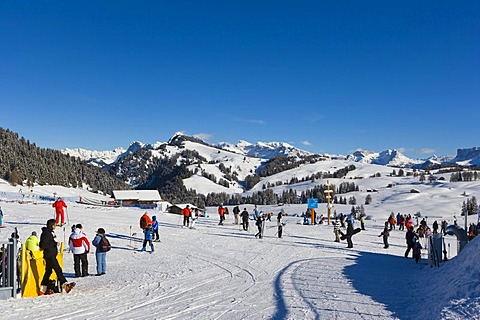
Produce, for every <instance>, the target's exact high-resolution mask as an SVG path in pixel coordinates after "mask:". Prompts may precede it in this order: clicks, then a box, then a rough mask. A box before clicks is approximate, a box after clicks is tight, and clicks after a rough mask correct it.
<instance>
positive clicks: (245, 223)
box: [241, 208, 248, 231]
mask: <svg viewBox="0 0 480 320" xmlns="http://www.w3.org/2000/svg"><path fill="white" fill-rule="evenodd" d="M241 216H242V226H243V230H244V231H248V211H247V208H243V211H242V214H241Z"/></svg>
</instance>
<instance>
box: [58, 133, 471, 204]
mask: <svg viewBox="0 0 480 320" xmlns="http://www.w3.org/2000/svg"><path fill="white" fill-rule="evenodd" d="M63 152H65V153H68V154H70V155H75V156H78V157H80V158H81V159H83V160H86V161H88V162H89V163H91V164H94V165H96V166H98V167H100V168H101V169H103V170H106V171H108V172H109V173H110V174H111V175H113V176H116V177H117V178H118V179H120V180H123V181H125V182H127V183H128V184H129V185H130V186H131V187H133V188H136V189H157V190H159V191H160V194H161V195H162V197H164V198H165V199H168V200H169V201H171V202H178V203H184V202H189V201H190V202H193V201H197V202H198V201H200V202H202V201H203V204H212V203H225V201H229V199H230V197H237V196H247V197H248V196H253V197H254V196H255V193H256V192H260V193H262V192H264V191H271V189H270V188H274V187H276V186H281V185H292V187H291V188H293V189H295V188H297V187H299V188H308V185H311V186H312V187H313V184H312V183H313V182H314V181H315V180H316V179H319V178H321V177H324V176H326V177H335V176H339V175H344V174H345V173H346V172H348V171H351V170H355V168H356V167H359V168H365V167H366V166H370V165H376V166H380V167H379V168H378V169H373V170H380V171H381V172H383V173H385V172H386V168H387V167H392V168H408V169H418V170H430V169H436V168H437V169H438V168H442V167H443V166H450V165H452V164H455V163H460V164H461V165H463V166H474V165H478V163H479V162H480V161H479V159H480V150H479V148H471V149H458V150H457V156H456V157H437V156H433V157H430V158H429V159H411V158H409V157H406V156H405V155H403V154H402V153H401V152H400V151H399V150H395V149H389V150H384V151H382V152H374V151H366V150H357V151H355V152H354V153H352V154H350V155H348V156H341V155H328V154H323V155H318V154H312V153H310V152H307V151H304V150H301V149H299V148H296V147H294V146H292V145H290V144H288V143H282V142H257V143H256V144H253V143H250V142H247V141H244V140H240V141H238V142H237V143H236V144H231V143H227V142H222V143H219V144H216V145H213V144H209V143H206V142H204V141H203V140H201V139H199V138H198V137H192V136H187V135H185V134H183V133H181V132H176V133H175V134H174V135H173V136H172V137H171V138H170V139H168V141H167V142H155V143H153V144H145V143H142V142H138V141H135V142H133V143H132V144H131V145H130V146H129V147H128V149H126V150H125V149H122V148H117V149H115V150H113V151H105V152H104V153H102V152H99V151H92V152H89V151H87V150H83V149H73V150H64V151H63ZM355 163H358V165H356V164H355ZM455 166H459V164H456V165H455ZM381 167H383V168H381ZM346 168H348V170H347V169H346ZM387 170H390V169H387ZM360 172H361V171H359V175H360V176H361V177H363V178H365V177H366V176H365V175H363V174H362V173H360ZM410 174H412V172H411V170H410ZM295 183H298V184H299V185H298V186H296V185H295ZM302 184H303V187H300V185H302ZM266 194H268V192H267V193H266ZM200 195H201V196H200ZM270 195H271V194H270ZM292 197H293V198H295V196H294V195H292ZM250 201H259V200H258V199H257V200H250Z"/></svg>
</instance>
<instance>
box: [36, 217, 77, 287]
mask: <svg viewBox="0 0 480 320" xmlns="http://www.w3.org/2000/svg"><path fill="white" fill-rule="evenodd" d="M56 227H57V223H56V222H55V219H49V220H48V221H47V226H46V227H43V228H42V234H41V236H40V249H42V250H43V259H45V264H46V265H45V274H44V275H43V279H42V282H41V285H42V291H40V292H39V295H43V294H45V293H46V290H47V289H46V287H47V285H48V282H49V281H50V276H51V274H52V270H53V271H55V274H56V275H57V279H58V281H59V282H60V285H61V287H62V289H63V290H65V292H67V293H69V292H70V290H72V288H73V287H74V286H75V282H70V283H68V282H67V279H65V276H64V275H63V272H62V268H61V267H60V265H59V264H58V261H57V254H58V248H57V245H58V244H57V242H56V241H55V228H56Z"/></svg>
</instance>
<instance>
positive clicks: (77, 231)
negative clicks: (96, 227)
mask: <svg viewBox="0 0 480 320" xmlns="http://www.w3.org/2000/svg"><path fill="white" fill-rule="evenodd" d="M68 245H69V247H70V250H71V251H72V253H73V268H74V270H75V277H77V278H78V277H86V276H88V258H87V253H88V252H89V251H90V242H89V241H88V238H87V236H86V235H85V233H83V231H82V225H81V224H80V223H79V224H77V225H76V226H75V228H74V229H73V232H72V234H71V235H70V238H69V239H68ZM80 265H81V271H80Z"/></svg>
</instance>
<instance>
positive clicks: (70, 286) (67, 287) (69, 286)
mask: <svg viewBox="0 0 480 320" xmlns="http://www.w3.org/2000/svg"><path fill="white" fill-rule="evenodd" d="M75 285H76V283H75V282H70V283H64V284H62V289H63V290H65V292H66V293H69V292H70V291H72V289H73V287H75Z"/></svg>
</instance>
